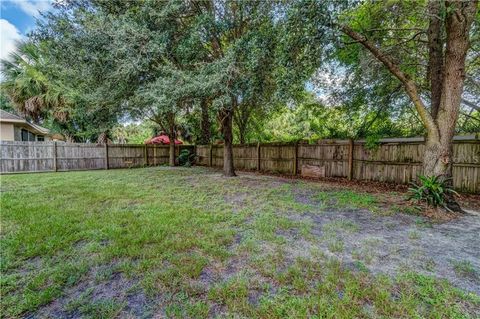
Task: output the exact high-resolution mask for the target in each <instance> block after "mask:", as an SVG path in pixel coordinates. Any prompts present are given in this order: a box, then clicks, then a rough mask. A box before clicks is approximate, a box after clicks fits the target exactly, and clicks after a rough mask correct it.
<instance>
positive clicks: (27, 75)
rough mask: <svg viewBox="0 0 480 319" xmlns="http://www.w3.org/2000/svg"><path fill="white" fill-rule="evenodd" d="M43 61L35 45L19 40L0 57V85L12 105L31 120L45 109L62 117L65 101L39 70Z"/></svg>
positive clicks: (63, 116) (40, 115) (65, 113)
mask: <svg viewBox="0 0 480 319" xmlns="http://www.w3.org/2000/svg"><path fill="white" fill-rule="evenodd" d="M45 65H46V62H45V61H44V59H43V58H42V55H41V53H40V50H39V47H38V46H37V45H35V44H34V43H32V42H19V43H18V45H17V49H16V51H15V52H13V53H11V54H10V57H9V58H8V59H6V60H1V61H0V66H1V69H0V72H1V74H2V75H3V80H2V83H1V84H0V88H1V90H2V91H3V92H4V93H5V94H6V95H7V96H8V97H9V99H10V100H11V102H12V103H13V105H14V106H15V108H16V109H17V110H18V111H19V112H21V113H23V114H24V115H25V116H28V117H30V118H32V120H33V121H35V122H38V121H39V120H41V119H42V117H43V116H44V115H45V113H46V111H52V112H53V115H54V117H55V118H56V119H58V120H60V121H65V120H66V117H67V112H66V111H65V106H66V105H67V101H66V99H65V96H64V95H63V94H62V93H61V91H60V89H59V88H58V87H57V86H55V85H53V84H52V83H51V82H50V81H49V79H48V78H47V76H46V75H45V74H44V72H43V71H42V70H44V67H45Z"/></svg>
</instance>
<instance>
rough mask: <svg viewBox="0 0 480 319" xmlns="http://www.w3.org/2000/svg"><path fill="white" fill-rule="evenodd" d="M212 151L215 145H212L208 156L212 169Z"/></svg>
mask: <svg viewBox="0 0 480 319" xmlns="http://www.w3.org/2000/svg"><path fill="white" fill-rule="evenodd" d="M212 151H213V145H212V144H210V153H209V156H208V166H210V167H212V165H213V161H212Z"/></svg>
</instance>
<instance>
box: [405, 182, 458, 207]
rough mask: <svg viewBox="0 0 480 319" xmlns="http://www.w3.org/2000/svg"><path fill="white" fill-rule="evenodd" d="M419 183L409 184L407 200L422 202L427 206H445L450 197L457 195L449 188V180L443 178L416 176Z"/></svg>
mask: <svg viewBox="0 0 480 319" xmlns="http://www.w3.org/2000/svg"><path fill="white" fill-rule="evenodd" d="M418 181H419V183H418V184H417V183H414V182H413V183H411V184H412V187H410V188H409V193H410V195H409V199H411V200H414V201H416V202H424V203H426V204H427V205H428V206H433V207H438V206H442V207H445V206H446V202H447V200H448V198H449V197H451V196H452V195H455V194H458V193H457V192H456V191H455V190H453V188H452V186H451V183H450V182H451V179H450V178H445V177H444V176H424V175H419V176H418Z"/></svg>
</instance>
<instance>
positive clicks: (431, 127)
mask: <svg viewBox="0 0 480 319" xmlns="http://www.w3.org/2000/svg"><path fill="white" fill-rule="evenodd" d="M340 30H341V31H342V32H343V33H345V34H346V35H347V36H349V37H350V38H352V39H353V40H355V41H358V42H359V43H361V44H362V45H363V46H364V47H365V48H366V49H367V50H368V51H370V53H372V54H373V56H375V58H377V59H378V60H379V61H380V62H382V63H383V65H385V67H387V69H388V70H389V71H390V72H391V73H392V74H393V75H394V76H395V77H396V78H398V79H399V80H400V81H401V82H402V83H403V85H404V87H405V90H406V92H407V94H408V96H409V97H410V99H411V100H412V102H413V104H414V105H415V109H416V110H417V112H418V114H419V116H420V118H421V120H422V122H423V124H424V125H425V127H426V128H427V130H428V131H429V133H430V134H432V138H434V139H438V138H439V133H438V128H437V125H436V124H435V121H434V119H433V117H432V116H431V114H430V113H429V112H428V110H427V108H426V107H425V104H424V103H423V101H422V100H421V99H420V94H419V93H418V90H417V86H416V84H415V83H414V82H413V81H412V80H411V79H410V78H409V77H408V76H407V75H406V74H405V73H404V72H403V71H402V70H401V69H400V67H399V66H398V64H397V63H396V62H394V61H393V59H392V58H391V57H390V56H388V55H387V54H386V53H384V52H383V51H382V50H380V49H379V48H378V47H377V46H376V45H375V44H374V43H373V42H371V41H369V40H368V39H367V38H366V37H365V36H363V35H362V34H360V33H358V32H356V31H355V30H353V29H352V28H350V27H348V26H345V25H341V26H340Z"/></svg>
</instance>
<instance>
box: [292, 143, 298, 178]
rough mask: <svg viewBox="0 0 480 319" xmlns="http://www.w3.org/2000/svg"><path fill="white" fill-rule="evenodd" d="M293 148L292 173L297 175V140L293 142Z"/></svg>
mask: <svg viewBox="0 0 480 319" xmlns="http://www.w3.org/2000/svg"><path fill="white" fill-rule="evenodd" d="M294 147H295V150H294V153H293V175H297V170H298V168H297V167H298V142H295V144H294Z"/></svg>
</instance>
